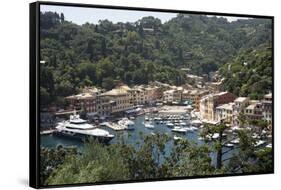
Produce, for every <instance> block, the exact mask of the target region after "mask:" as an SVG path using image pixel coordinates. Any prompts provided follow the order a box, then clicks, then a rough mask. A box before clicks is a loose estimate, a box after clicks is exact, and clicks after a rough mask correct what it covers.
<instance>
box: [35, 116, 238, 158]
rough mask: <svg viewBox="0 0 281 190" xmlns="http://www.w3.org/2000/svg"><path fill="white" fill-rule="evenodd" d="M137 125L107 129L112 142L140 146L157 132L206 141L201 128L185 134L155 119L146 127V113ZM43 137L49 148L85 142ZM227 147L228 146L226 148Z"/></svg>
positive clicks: (43, 143) (195, 141) (42, 143)
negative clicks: (145, 136) (148, 136)
mask: <svg viewBox="0 0 281 190" xmlns="http://www.w3.org/2000/svg"><path fill="white" fill-rule="evenodd" d="M134 122H135V125H134V128H135V130H131V131H114V130H112V129H108V128H107V130H108V131H109V132H110V133H112V134H114V135H115V138H114V139H112V140H111V141H110V143H111V144H113V143H117V142H118V141H119V140H120V138H122V139H123V140H124V141H125V142H126V143H128V144H134V145H135V146H138V143H137V142H139V143H141V142H142V136H143V135H154V134H157V133H160V134H167V135H168V136H170V137H172V139H173V137H174V136H177V137H182V138H186V139H188V140H189V141H190V142H194V143H196V144H198V145H201V144H203V143H205V142H203V141H200V140H198V137H199V130H198V131H193V132H187V133H185V134H180V133H175V132H172V131H171V128H168V127H167V126H166V125H165V124H156V122H155V121H153V122H152V123H153V124H154V129H148V128H146V127H144V125H143V122H144V115H142V116H138V117H136V119H135V120H134ZM40 138H41V139H40V140H41V146H43V147H48V148H53V147H56V146H57V145H59V144H61V145H64V146H77V148H78V149H80V150H83V143H82V142H80V141H77V140H73V139H71V138H67V137H61V136H55V135H44V136H41V137H40ZM172 144H173V142H172V140H171V141H169V142H168V144H167V152H169V151H170V149H171V147H172ZM224 149H227V148H224ZM233 153H234V151H230V152H229V153H227V154H225V155H224V158H228V157H229V156H231V155H232V154H233ZM211 157H212V158H213V162H215V154H214V153H212V154H211Z"/></svg>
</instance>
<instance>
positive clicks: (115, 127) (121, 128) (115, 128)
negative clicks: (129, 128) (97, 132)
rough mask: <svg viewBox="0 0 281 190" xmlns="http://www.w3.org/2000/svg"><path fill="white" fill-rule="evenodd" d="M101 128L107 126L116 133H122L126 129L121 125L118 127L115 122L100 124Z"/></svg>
mask: <svg viewBox="0 0 281 190" xmlns="http://www.w3.org/2000/svg"><path fill="white" fill-rule="evenodd" d="M100 126H106V127H108V128H111V129H113V130H114V131H122V130H125V129H126V127H125V126H121V125H118V124H116V123H113V122H103V123H100Z"/></svg>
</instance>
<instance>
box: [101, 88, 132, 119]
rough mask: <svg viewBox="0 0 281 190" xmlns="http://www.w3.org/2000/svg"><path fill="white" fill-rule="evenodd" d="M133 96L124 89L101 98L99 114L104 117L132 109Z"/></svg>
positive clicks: (109, 92)
mask: <svg viewBox="0 0 281 190" xmlns="http://www.w3.org/2000/svg"><path fill="white" fill-rule="evenodd" d="M132 108H133V105H132V104H131V94H130V93H129V92H128V91H127V90H126V89H124V88H120V87H119V88H115V89H112V90H110V91H107V92H104V93H102V94H101V95H100V97H99V104H98V113H99V114H100V115H102V116H108V115H110V114H116V113H120V112H124V111H126V110H129V109H132Z"/></svg>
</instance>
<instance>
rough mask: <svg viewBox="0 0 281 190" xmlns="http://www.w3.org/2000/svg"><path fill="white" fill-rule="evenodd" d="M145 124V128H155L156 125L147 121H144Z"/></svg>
mask: <svg viewBox="0 0 281 190" xmlns="http://www.w3.org/2000/svg"><path fill="white" fill-rule="evenodd" d="M143 124H144V127H145V128H148V129H154V125H152V124H151V123H150V122H145V123H143Z"/></svg>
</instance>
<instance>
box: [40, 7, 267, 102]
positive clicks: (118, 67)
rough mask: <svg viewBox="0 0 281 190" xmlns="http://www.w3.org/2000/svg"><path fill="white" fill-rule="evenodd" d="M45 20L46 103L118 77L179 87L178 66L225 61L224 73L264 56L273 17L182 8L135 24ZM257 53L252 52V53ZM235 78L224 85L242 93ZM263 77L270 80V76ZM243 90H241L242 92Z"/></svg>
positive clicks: (198, 67)
mask: <svg viewBox="0 0 281 190" xmlns="http://www.w3.org/2000/svg"><path fill="white" fill-rule="evenodd" d="M40 19H41V20H40V24H41V26H40V27H41V41H40V45H41V52H40V53H41V55H40V56H41V60H44V61H45V63H41V71H40V72H41V75H40V76H41V88H40V91H41V103H42V105H43V106H44V105H49V104H50V103H53V102H56V103H57V104H59V103H63V101H62V97H64V96H67V95H70V94H73V93H76V92H77V91H78V90H79V89H80V88H81V87H83V86H89V85H95V86H100V87H103V88H105V89H110V88H112V87H114V84H115V82H117V81H122V82H124V83H126V84H129V85H131V84H146V83H148V82H149V81H155V80H157V81H161V82H166V83H170V84H175V85H181V84H183V83H185V73H184V72H183V71H181V70H180V69H181V68H190V69H191V71H192V73H193V74H199V75H200V74H204V73H207V74H208V73H209V72H210V71H216V70H218V69H219V68H221V67H222V71H223V70H225V69H223V68H224V65H226V64H230V63H232V62H233V63H234V64H235V65H236V64H238V63H240V62H241V60H242V58H240V57H241V56H243V55H245V56H248V55H247V53H251V52H252V51H255V49H259V50H258V51H259V55H260V56H259V57H260V59H263V58H262V56H263V54H266V52H267V51H265V52H264V50H263V49H264V48H262V47H261V46H262V44H267V45H268V44H271V40H272V39H271V28H272V26H271V21H270V20H265V19H249V20H238V21H235V22H231V23H230V22H228V21H227V19H225V18H217V17H207V16H199V15H182V14H179V15H178V16H177V17H175V18H173V19H172V20H170V21H168V22H166V23H161V20H159V19H157V18H153V17H144V18H141V19H140V20H139V21H138V22H135V23H116V24H114V23H112V22H110V21H108V20H102V21H100V22H99V24H90V23H86V24H84V25H82V26H81V25H77V24H75V23H72V22H69V21H67V20H65V19H64V15H63V14H61V15H59V14H57V13H52V12H46V13H41V17H40ZM241 54H243V55H241ZM252 58H253V59H255V55H254V53H252V54H251V55H249V59H252ZM247 61H248V62H249V63H250V62H251V61H254V60H247ZM258 62H259V61H257V63H258ZM252 65H254V64H252ZM249 67H250V66H249ZM249 69H252V68H249ZM235 72H236V71H235ZM238 72H239V71H238ZM245 72H246V71H245ZM222 74H223V75H226V73H225V72H223V73H222ZM258 74H267V75H268V74H269V73H268V72H266V73H258ZM259 77H261V78H263V75H261V76H259ZM250 78H253V77H248V78H245V80H241V81H243V84H239V85H238V86H239V87H240V86H241V87H240V88H239V89H245V88H246V87H247V86H248V85H251V84H254V82H249V83H248V80H249V79H250ZM256 79H257V78H254V79H252V80H256ZM232 80H234V81H235V80H236V78H235V77H230V78H229V80H227V81H226V83H225V88H226V89H229V90H230V91H234V92H235V93H236V94H237V93H238V88H235V89H234V87H231V85H233V84H232V83H233V82H231V81H232ZM265 80H266V81H267V82H268V80H269V79H268V77H267V79H265ZM244 84H247V86H245V85H244ZM228 85H230V87H228ZM243 85H244V86H243ZM234 86H236V87H238V86H237V85H234ZM242 87H243V88H242ZM247 89H248V88H247ZM239 93H240V92H239ZM246 93H248V91H247V90H243V93H242V94H246ZM249 93H252V92H251V90H250V91H249Z"/></svg>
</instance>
